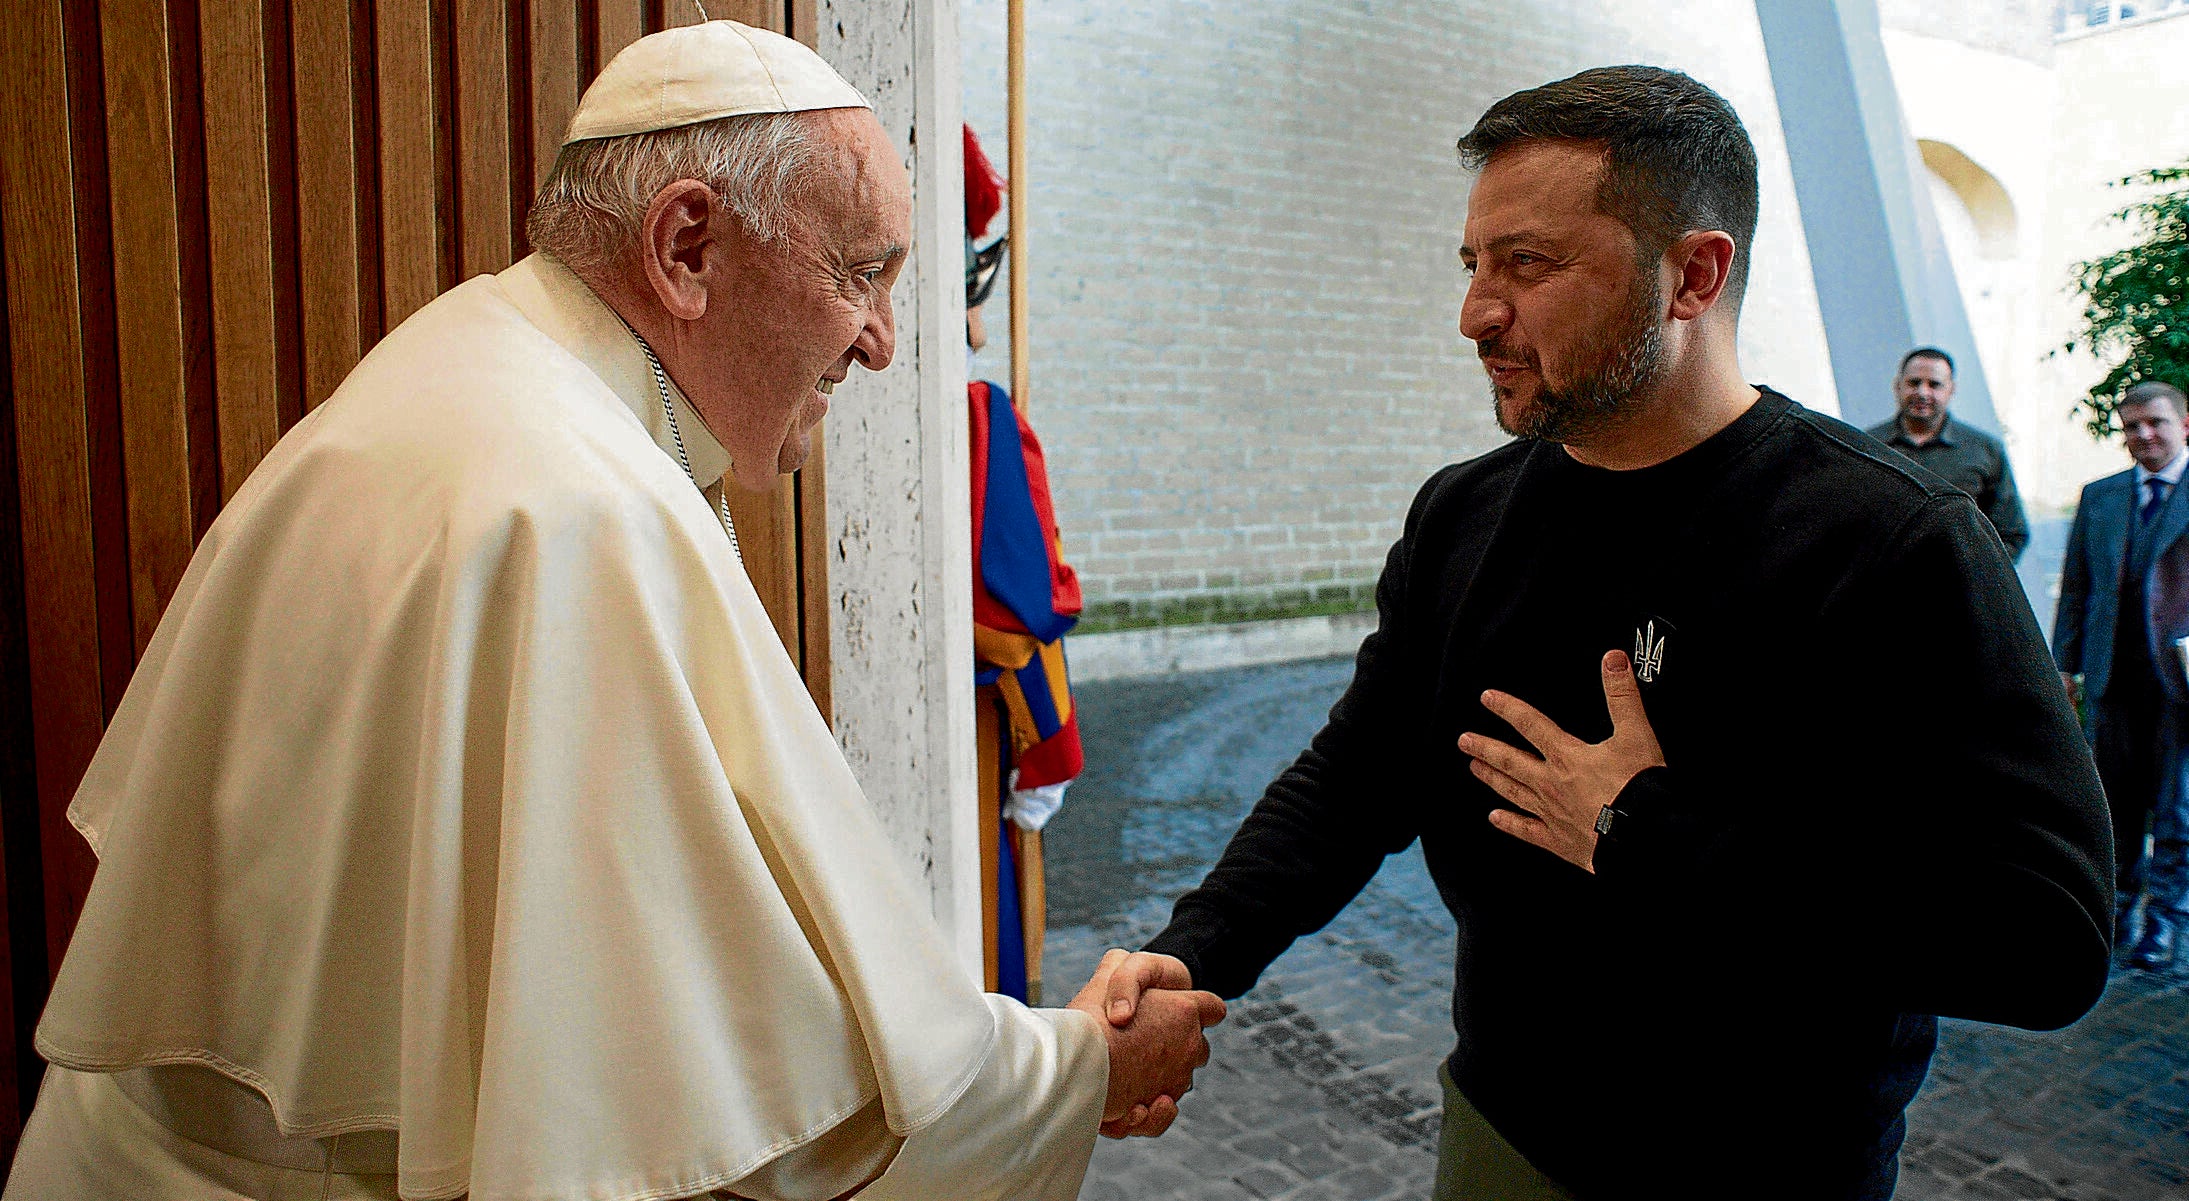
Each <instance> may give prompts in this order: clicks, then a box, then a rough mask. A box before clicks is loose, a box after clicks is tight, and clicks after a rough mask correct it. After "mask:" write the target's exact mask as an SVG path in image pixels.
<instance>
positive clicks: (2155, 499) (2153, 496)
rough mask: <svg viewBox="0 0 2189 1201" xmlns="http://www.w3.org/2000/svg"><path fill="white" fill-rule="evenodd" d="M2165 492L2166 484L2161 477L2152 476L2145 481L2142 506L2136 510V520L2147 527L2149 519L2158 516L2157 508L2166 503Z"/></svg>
mask: <svg viewBox="0 0 2189 1201" xmlns="http://www.w3.org/2000/svg"><path fill="white" fill-rule="evenodd" d="M2166 490H2167V483H2166V480H2165V479H2164V478H2163V477H2161V476H2156V475H2154V476H2152V477H2150V478H2149V479H2146V480H2145V481H2144V482H2143V504H2142V505H2141V506H2139V507H2138V508H2137V509H2136V520H2138V521H2140V522H2143V523H2144V524H2146V525H2149V524H2150V523H2151V519H2152V518H2154V517H2156V516H2158V515H2159V506H2161V505H2163V504H2165V503H2166Z"/></svg>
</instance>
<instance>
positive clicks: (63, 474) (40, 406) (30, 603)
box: [0, 0, 105, 964]
mask: <svg viewBox="0 0 2189 1201" xmlns="http://www.w3.org/2000/svg"><path fill="white" fill-rule="evenodd" d="M65 28H66V27H65V23H64V20H63V8H62V0H40V2H37V3H31V4H26V5H23V6H21V7H19V8H18V9H16V10H15V11H14V12H13V13H11V14H10V16H9V18H8V19H7V20H4V21H0V62H5V63H6V64H7V69H6V70H5V71H0V166H4V167H5V169H4V170H0V220H4V221H5V222H6V235H5V236H6V243H7V292H8V331H7V332H8V343H9V345H8V350H9V359H10V366H11V368H12V372H13V378H12V381H11V383H12V391H13V393H14V398H15V431H16V448H17V454H18V460H17V461H18V463H19V465H20V470H19V473H18V476H17V487H18V496H19V498H20V504H21V512H22V555H23V601H24V613H25V625H26V630H25V635H26V637H25V644H26V649H27V652H28V657H29V676H30V698H31V741H32V748H33V754H34V755H35V756H36V776H37V792H38V812H39V823H38V827H39V835H40V837H39V859H40V862H41V874H42V875H43V877H44V884H45V888H44V891H45V902H46V931H47V933H46V940H47V947H48V951H49V955H50V958H51V962H53V963H55V964H57V963H59V961H60V956H61V952H62V950H63V949H64V948H66V946H67V945H68V934H69V931H70V930H72V929H73V928H74V926H75V920H76V914H77V913H78V912H79V911H80V910H81V909H82V906H83V894H84V890H85V889H86V888H88V886H89V884H90V875H91V874H90V870H89V861H90V859H91V852H90V848H88V847H86V846H84V845H83V840H82V839H81V838H78V837H77V836H76V833H75V831H74V830H73V829H72V828H71V827H70V826H69V824H68V819H67V817H66V816H65V811H66V810H67V808H68V802H69V799H70V797H71V796H73V795H74V793H75V790H76V781H77V779H78V777H80V776H81V775H82V774H83V770H84V767H85V766H86V765H87V764H89V763H90V762H91V755H92V752H93V751H94V750H96V749H97V748H98V745H99V735H100V733H101V731H102V729H103V727H104V725H105V713H104V709H103V706H102V704H101V691H102V689H101V677H102V663H101V657H100V653H99V623H98V613H99V595H98V568H97V562H96V549H95V547H94V546H93V539H92V523H93V516H92V505H91V454H90V429H89V420H88V416H87V413H86V408H85V401H86V397H87V387H86V372H85V353H86V343H87V337H86V333H85V330H84V327H83V324H82V321H83V317H82V314H83V308H82V304H83V301H84V296H83V293H82V282H81V280H80V279H79V277H78V274H77V234H78V222H79V213H78V211H77V196H76V185H77V182H78V180H77V179H76V175H75V169H74V167H75V165H74V162H73V157H74V151H73V146H72V140H73V136H74V130H73V123H72V121H71V116H72V114H71V102H70V101H71V97H70V94H69V88H68V44H67V34H66V32H65Z"/></svg>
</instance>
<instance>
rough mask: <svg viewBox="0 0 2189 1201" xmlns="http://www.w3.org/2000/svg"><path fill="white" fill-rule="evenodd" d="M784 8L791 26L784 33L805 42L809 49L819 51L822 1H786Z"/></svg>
mask: <svg viewBox="0 0 2189 1201" xmlns="http://www.w3.org/2000/svg"><path fill="white" fill-rule="evenodd" d="M784 8H785V10H786V12H785V16H786V17H787V18H788V20H787V23H788V25H789V28H788V29H786V30H784V32H785V33H788V34H789V35H790V36H792V37H794V38H797V39H798V40H799V41H801V42H804V43H805V44H806V46H807V47H808V48H809V49H819V48H820V45H821V5H820V0H786V3H785V5H784Z"/></svg>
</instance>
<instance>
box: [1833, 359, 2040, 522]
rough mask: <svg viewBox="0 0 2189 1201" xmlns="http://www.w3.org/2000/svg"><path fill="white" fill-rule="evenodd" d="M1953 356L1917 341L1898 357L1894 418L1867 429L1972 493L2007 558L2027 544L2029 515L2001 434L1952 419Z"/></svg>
mask: <svg viewBox="0 0 2189 1201" xmlns="http://www.w3.org/2000/svg"><path fill="white" fill-rule="evenodd" d="M1953 389H1954V381H1953V356H1952V355H1949V354H1947V353H1946V352H1945V351H1943V350H1940V349H1938V348H1937V347H1935V346H1918V347H1916V348H1915V349H1914V350H1911V351H1909V352H1908V353H1907V354H1905V355H1902V356H1901V358H1900V370H1899V371H1897V372H1895V373H1894V375H1893V406H1894V408H1895V409H1896V410H1897V411H1896V412H1894V414H1893V416H1892V419H1891V420H1890V421H1882V422H1879V423H1878V424H1876V425H1873V426H1871V427H1870V429H1869V435H1870V436H1871V437H1872V438H1875V439H1877V440H1878V441H1880V442H1883V443H1884V444H1885V445H1887V446H1890V447H1892V448H1893V449H1894V450H1897V451H1899V452H1900V453H1901V454H1904V455H1906V456H1908V458H1909V459H1910V460H1912V461H1913V462H1914V463H1915V464H1916V465H1917V466H1919V467H1921V468H1923V470H1925V471H1928V472H1930V473H1931V474H1932V475H1935V476H1937V477H1938V478H1939V479H1942V480H1944V481H1946V482H1947V483H1949V484H1952V485H1953V486H1954V487H1956V488H1959V489H1960V490H1962V491H1963V492H1966V493H1968V494H1969V499H1970V500H1973V501H1975V502H1976V507H1977V508H1979V509H1981V510H1983V513H1984V516H1985V518H1986V519H1988V520H1989V521H1990V522H1991V528H1993V529H1995V530H1997V531H1999V541H2001V542H2004V543H2006V544H2007V558H2009V559H2020V558H2021V557H2022V548H2023V547H2025V546H2028V545H2029V520H2028V518H2026V517H2024V516H2023V515H2022V497H2021V494H2020V493H2019V492H2017V491H2016V490H2015V487H2014V468H2013V467H2011V466H2009V465H2008V464H2007V448H2006V447H2004V446H2002V445H2000V443H1999V439H1997V438H1994V437H1992V436H1991V435H1990V434H1987V433H1985V432H1984V431H1982V430H1980V429H1977V428H1976V427H1975V426H1973V425H1966V424H1963V423H1961V422H1957V421H1955V420H1954V419H1953V416H1952V414H1950V413H1948V412H1947V411H1946V406H1947V405H1949V404H1951V403H1952V402H1953Z"/></svg>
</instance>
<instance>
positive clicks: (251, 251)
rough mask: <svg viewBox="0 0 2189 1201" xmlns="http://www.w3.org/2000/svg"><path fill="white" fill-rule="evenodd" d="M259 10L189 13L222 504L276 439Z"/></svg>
mask: <svg viewBox="0 0 2189 1201" xmlns="http://www.w3.org/2000/svg"><path fill="white" fill-rule="evenodd" d="M262 5H263V0H226V2H223V3H210V4H206V5H204V6H203V7H201V8H200V9H199V10H198V17H199V29H200V46H201V50H202V53H203V61H204V75H203V78H204V81H205V157H206V191H207V204H208V206H209V207H210V209H211V217H212V219H211V221H210V226H211V235H212V243H213V254H212V285H213V369H214V387H215V390H216V393H217V395H218V397H219V402H218V403H219V419H220V466H221V497H222V499H223V500H226V499H227V498H228V497H231V496H234V495H235V492H236V489H237V488H238V487H241V486H242V484H243V478H244V476H246V475H248V474H249V473H250V470H251V468H252V467H254V466H256V465H257V464H258V461H259V460H260V459H262V458H264V457H265V456H266V452H267V451H269V450H271V449H273V445H274V440H275V439H277V438H279V437H280V436H281V411H280V400H279V395H280V388H279V383H278V379H277V368H276V363H275V346H276V341H275V336H276V335H275V324H276V322H277V321H278V320H279V313H278V312H277V310H276V307H275V295H274V272H275V270H276V266H275V263H274V246H273V236H274V235H273V229H274V224H273V222H274V219H273V207H272V206H273V182H272V168H271V166H270V164H269V161H268V158H267V135H266V128H267V122H268V121H269V119H270V118H269V114H268V112H267V104H266V58H265V46H264V30H265V16H266V14H265V10H264V8H263V6H262Z"/></svg>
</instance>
